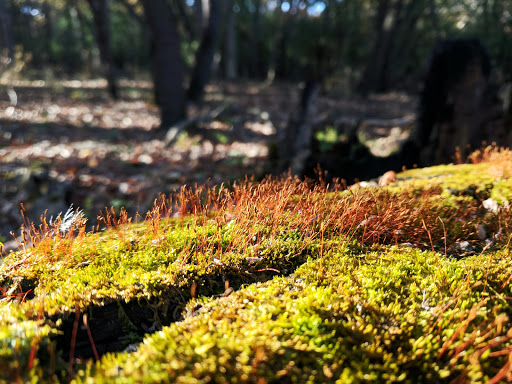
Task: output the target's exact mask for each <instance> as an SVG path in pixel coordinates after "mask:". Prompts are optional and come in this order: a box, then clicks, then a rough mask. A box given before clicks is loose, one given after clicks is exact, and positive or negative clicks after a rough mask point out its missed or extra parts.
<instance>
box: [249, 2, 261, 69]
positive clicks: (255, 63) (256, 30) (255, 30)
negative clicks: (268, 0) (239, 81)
mask: <svg viewBox="0 0 512 384" xmlns="http://www.w3.org/2000/svg"><path fill="white" fill-rule="evenodd" d="M254 7H255V9H254V16H253V21H252V57H251V76H253V77H260V76H261V74H262V68H261V52H260V44H261V28H260V12H261V0H254Z"/></svg>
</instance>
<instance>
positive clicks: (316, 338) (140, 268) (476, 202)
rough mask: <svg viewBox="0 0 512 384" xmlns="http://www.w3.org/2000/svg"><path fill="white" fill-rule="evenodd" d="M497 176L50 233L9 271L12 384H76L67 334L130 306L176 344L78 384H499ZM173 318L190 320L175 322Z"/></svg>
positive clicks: (149, 340) (444, 172) (269, 188)
mask: <svg viewBox="0 0 512 384" xmlns="http://www.w3.org/2000/svg"><path fill="white" fill-rule="evenodd" d="M487 167H488V166H487V164H486V163H482V164H476V165H470V164H465V165H447V166H438V167H432V168H427V169H414V170H409V171H406V172H403V173H401V174H399V175H398V182H397V183H394V184H391V185H390V186H388V187H385V188H374V189H360V190H355V191H354V190H351V191H349V192H343V193H333V192H331V191H328V190H327V189H325V188H324V189H322V187H321V186H317V187H315V188H313V189H312V188H311V185H309V184H306V183H304V184H300V183H299V182H298V181H296V180H295V181H294V180H287V181H286V180H285V181H272V182H267V184H265V183H262V184H260V185H257V184H255V185H252V184H250V183H248V184H246V185H242V186H239V187H238V189H236V190H235V192H233V194H232V195H230V196H229V199H233V200H232V201H231V200H229V199H228V197H223V199H224V200H222V201H221V199H219V201H218V202H219V206H221V208H215V209H207V208H205V206H201V207H200V209H196V211H195V212H196V213H195V214H193V215H189V216H186V217H179V218H174V219H161V218H160V217H159V216H158V215H157V213H158V212H157V211H155V212H153V213H152V214H150V215H149V216H148V218H147V220H146V221H145V222H143V223H136V224H130V223H129V222H123V223H120V224H117V225H111V228H110V229H108V230H106V231H104V232H101V233H88V234H85V233H83V232H80V233H79V234H73V233H68V234H67V235H65V234H60V233H58V232H57V233H56V232H55V231H47V232H46V233H44V236H40V237H39V238H38V239H37V240H38V241H36V245H35V247H33V248H28V249H26V250H24V251H19V252H17V253H14V254H11V255H9V256H8V257H6V258H5V259H4V260H3V261H2V263H1V264H0V287H2V293H3V299H2V301H1V302H0V336H1V338H0V343H3V344H0V345H1V349H0V352H1V355H0V367H1V368H3V369H2V370H1V372H0V381H2V380H3V381H5V382H8V381H12V380H26V381H40V382H46V381H51V380H54V379H55V380H57V378H58V379H60V378H66V379H67V372H66V369H67V367H66V364H65V363H66V362H65V361H63V360H62V358H61V357H59V356H60V352H67V351H62V350H61V351H56V350H55V348H57V347H56V345H57V344H56V341H55V340H57V338H56V335H57V334H60V333H62V332H64V331H63V326H62V324H61V321H63V322H67V323H66V324H68V326H69V324H72V323H73V319H74V318H75V314H76V313H79V314H82V313H95V312H94V310H95V308H103V307H106V306H108V305H119V312H120V313H121V314H120V315H119V316H118V319H113V321H118V322H119V326H120V327H122V326H123V324H125V325H126V324H129V325H130V322H131V320H130V319H129V318H128V316H126V314H125V315H124V316H123V315H122V312H123V308H124V307H123V305H124V304H126V303H128V302H130V303H137V305H141V306H142V305H145V306H146V307H147V308H150V309H151V310H152V311H154V318H155V319H154V321H155V324H156V325H157V326H156V329H161V330H158V331H157V332H153V331H151V332H152V334H151V335H148V336H146V337H145V338H144V341H143V343H142V344H141V345H140V346H139V347H138V350H137V351H136V352H125V353H118V354H107V355H105V356H103V357H102V358H101V360H100V361H99V362H98V363H97V364H95V363H93V361H92V360H88V361H86V362H85V363H84V364H85V365H78V366H77V365H73V366H72V368H73V372H72V373H73V375H75V376H76V380H77V381H78V382H93V381H94V382H111V381H115V380H117V381H118V382H134V383H135V382H161V381H168V382H169V381H170V382H186V383H191V382H244V381H253V380H254V381H257V379H258V378H261V379H262V380H265V381H266V382H282V381H285V382H319V383H323V382H335V381H339V382H343V383H345V382H372V381H373V382H411V383H415V382H450V381H451V380H454V379H456V378H459V379H463V380H465V379H467V380H471V381H474V382H485V381H487V380H489V379H491V378H492V377H494V376H496V375H497V374H498V372H499V370H500V369H501V368H502V367H503V366H505V364H506V363H507V356H508V355H507V354H506V353H505V351H507V350H508V348H509V347H510V342H509V339H510V337H509V336H511V337H512V335H508V334H507V332H508V330H509V329H510V328H511V327H510V324H509V319H508V314H510V313H511V312H512V310H511V308H512V307H511V306H510V304H509V302H510V300H509V299H508V298H509V297H512V291H511V290H512V286H511V284H510V280H511V279H510V276H511V275H510V270H512V258H511V256H510V254H509V252H508V248H507V247H508V240H509V236H511V233H510V231H511V228H510V220H511V215H510V211H509V210H507V209H503V210H502V211H500V212H488V211H486V209H484V208H483V206H482V201H483V200H485V199H487V198H488V197H492V198H493V199H495V200H496V201H497V202H498V203H499V204H502V205H506V204H507V202H510V199H511V198H512V193H511V192H510V190H511V189H512V184H510V181H509V180H510V179H499V178H497V177H495V176H493V172H489V171H488V168H487ZM205 201H206V200H205ZM195 203H196V202H195V201H194V204H195ZM220 203H222V204H220ZM183 206H184V207H185V208H186V204H183ZM185 208H184V209H185ZM461 242H468V244H469V246H467V247H466V248H467V249H466V250H461V249H460V243H461ZM402 243H403V245H400V244H402ZM404 244H405V245H404ZM468 247H469V248H468ZM462 256H465V257H462ZM306 260H307V262H306ZM303 263H305V264H303ZM301 264H303V265H302V266H301V267H299V269H298V270H296V271H295V268H297V266H299V265H301ZM289 274H291V275H290V276H288V275H289ZM272 276H276V277H274V279H273V280H272V281H267V282H263V281H266V280H268V279H269V278H271V277H272ZM230 287H231V288H232V287H234V288H239V287H245V288H242V289H241V290H239V291H236V292H233V293H231V291H229V290H228V288H230ZM224 291H225V295H226V296H227V297H219V296H222V293H223V292H224ZM201 295H203V296H207V297H197V296H201ZM194 297H196V298H194ZM77 308H78V312H77ZM162 308H163V309H162ZM168 308H174V311H175V312H176V311H177V314H178V315H179V313H180V312H181V311H183V313H184V319H183V320H182V321H178V322H176V323H174V324H171V325H169V326H165V325H166V324H164V322H163V321H162V320H161V319H158V317H159V316H162V315H165V316H166V319H167V320H166V321H167V323H169V322H171V321H174V320H176V319H177V317H176V318H175V317H172V316H170V315H169V314H168V313H167V312H168ZM80 321H82V320H80ZM70 322H71V323H70ZM80 324H82V323H80ZM131 326H132V328H133V327H135V328H137V324H131ZM127 328H130V326H128V327H127ZM137 337H139V338H140V335H139V336H137ZM137 337H134V338H130V340H132V339H133V340H134V341H136V340H137ZM13 343H14V344H13ZM13 345H14V346H15V348H14V347H13V348H11V347H12V346H13ZM9 348H11V349H9ZM52 348H53V349H52ZM66 348H67V346H66ZM47 350H52V351H53V352H52V353H54V357H53V359H54V360H55V361H54V362H48V361H46V360H45V357H44V356H46V355H47V354H46V351H47ZM43 351H44V353H43ZM63 367H64V368H63ZM29 368H30V369H29ZM77 369H78V371H77ZM262 382H263V381H262Z"/></svg>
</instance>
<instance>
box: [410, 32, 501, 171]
mask: <svg viewBox="0 0 512 384" xmlns="http://www.w3.org/2000/svg"><path fill="white" fill-rule="evenodd" d="M490 73H491V61H490V58H489V55H488V54H487V51H486V50H485V48H484V47H483V45H482V44H481V43H480V42H479V41H478V40H476V39H458V40H447V41H443V42H441V43H439V44H438V45H437V47H436V48H435V49H434V51H433V52H432V54H431V56H430V57H429V59H428V62H427V65H426V71H425V79H424V86H423V90H422V92H421V97H420V105H419V114H418V131H417V136H416V140H417V144H418V146H419V147H420V148H422V151H421V155H420V163H421V164H422V165H429V164H437V163H445V162H450V161H452V160H453V157H454V155H455V153H456V150H457V148H459V150H460V152H461V154H462V155H463V156H464V155H466V154H467V151H468V149H469V148H470V147H471V148H473V149H475V148H478V147H480V146H481V145H482V141H488V142H491V141H493V139H495V136H497V135H495V133H496V132H489V129H486V125H488V124H489V123H490V122H491V121H492V120H493V119H495V115H496V108H495V107H494V106H493V97H492V95H490V93H491V92H489V89H490V87H489V76H490Z"/></svg>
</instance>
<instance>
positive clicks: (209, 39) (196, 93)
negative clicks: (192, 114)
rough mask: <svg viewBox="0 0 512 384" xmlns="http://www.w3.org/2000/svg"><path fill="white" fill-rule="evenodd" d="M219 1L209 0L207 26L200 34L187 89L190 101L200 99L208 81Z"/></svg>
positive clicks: (216, 29) (217, 27)
mask: <svg viewBox="0 0 512 384" xmlns="http://www.w3.org/2000/svg"><path fill="white" fill-rule="evenodd" d="M220 2H221V0H210V7H209V17H208V26H207V27H206V29H204V30H203V34H202V36H201V43H200V44H199V48H198V49H197V52H196V60H195V65H194V70H193V72H192V78H191V80H190V87H189V89H188V98H189V100H191V101H199V100H201V98H202V97H203V94H204V87H205V86H206V84H208V82H209V81H210V76H211V73H212V63H213V56H214V54H215V45H216V43H217V37H218V35H219V24H220V23H219V21H220V11H221V7H220ZM203 11H205V9H203Z"/></svg>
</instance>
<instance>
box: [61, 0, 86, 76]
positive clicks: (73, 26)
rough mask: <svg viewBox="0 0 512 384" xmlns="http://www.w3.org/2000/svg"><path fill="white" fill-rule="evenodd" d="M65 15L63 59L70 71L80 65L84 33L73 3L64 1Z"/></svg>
mask: <svg viewBox="0 0 512 384" xmlns="http://www.w3.org/2000/svg"><path fill="white" fill-rule="evenodd" d="M65 4H66V9H65V10H66V12H65V17H66V19H67V20H66V21H67V33H66V34H65V35H64V36H63V40H62V44H63V46H64V47H65V49H64V55H63V58H64V61H65V63H66V68H67V70H68V71H69V72H70V73H74V72H76V71H77V70H78V69H79V68H80V67H81V66H82V65H83V63H82V60H81V52H82V50H83V48H84V34H83V33H82V27H83V26H82V25H81V22H80V19H79V14H78V10H77V7H76V6H75V4H71V3H70V2H66V3H65Z"/></svg>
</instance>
